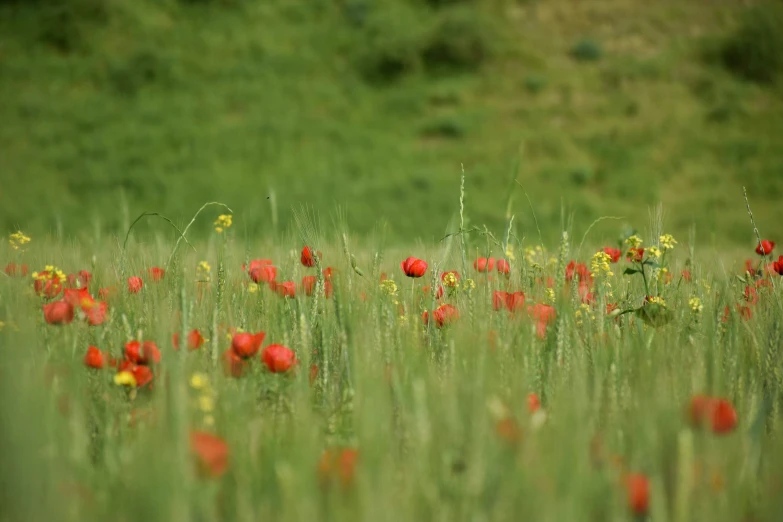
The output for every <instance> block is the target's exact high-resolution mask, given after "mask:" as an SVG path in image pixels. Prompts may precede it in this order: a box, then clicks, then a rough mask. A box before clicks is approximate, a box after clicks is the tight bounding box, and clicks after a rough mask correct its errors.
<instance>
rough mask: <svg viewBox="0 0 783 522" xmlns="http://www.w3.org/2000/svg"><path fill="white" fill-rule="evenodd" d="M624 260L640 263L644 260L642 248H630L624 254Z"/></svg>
mask: <svg viewBox="0 0 783 522" xmlns="http://www.w3.org/2000/svg"><path fill="white" fill-rule="evenodd" d="M625 257H626V259H628V261H635V262H637V263H641V262H642V260H643V259H644V249H643V248H631V249H630V250H628V252H627V253H626V254H625Z"/></svg>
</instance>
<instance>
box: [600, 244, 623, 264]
mask: <svg viewBox="0 0 783 522" xmlns="http://www.w3.org/2000/svg"><path fill="white" fill-rule="evenodd" d="M604 254H606V255H608V256H609V260H610V261H611V262H612V263H617V262H618V261H619V260H620V258H621V257H622V256H623V251H622V250H620V249H619V248H612V247H604Z"/></svg>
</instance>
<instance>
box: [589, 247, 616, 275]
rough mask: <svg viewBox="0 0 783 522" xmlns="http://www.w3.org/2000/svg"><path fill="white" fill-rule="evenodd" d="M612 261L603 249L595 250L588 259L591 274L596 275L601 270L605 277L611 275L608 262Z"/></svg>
mask: <svg viewBox="0 0 783 522" xmlns="http://www.w3.org/2000/svg"><path fill="white" fill-rule="evenodd" d="M611 261H612V257H611V256H610V255H609V254H607V253H606V252H604V251H603V250H601V251H599V252H596V253H595V254H594V255H593V258H592V259H591V260H590V272H592V273H593V276H596V277H597V276H598V275H599V274H600V273H601V272H603V273H604V274H606V276H607V277H612V276H613V275H614V273H612V267H611V265H610V264H609V263H610V262H611Z"/></svg>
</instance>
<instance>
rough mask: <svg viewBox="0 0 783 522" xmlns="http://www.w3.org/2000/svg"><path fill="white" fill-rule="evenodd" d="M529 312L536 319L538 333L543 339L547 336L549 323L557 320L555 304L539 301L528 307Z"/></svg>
mask: <svg viewBox="0 0 783 522" xmlns="http://www.w3.org/2000/svg"><path fill="white" fill-rule="evenodd" d="M527 313H528V314H529V315H530V317H532V318H533V319H535V320H536V335H537V336H538V337H539V338H541V339H543V338H545V337H546V329H547V326H548V325H549V323H551V322H553V321H554V320H555V315H556V313H557V312H556V311H555V308H554V307H553V306H549V305H545V304H541V303H537V304H536V305H534V306H528V307H527Z"/></svg>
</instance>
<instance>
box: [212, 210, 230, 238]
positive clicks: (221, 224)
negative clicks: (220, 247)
mask: <svg viewBox="0 0 783 522" xmlns="http://www.w3.org/2000/svg"><path fill="white" fill-rule="evenodd" d="M231 219H232V218H231V214H221V215H219V216H218V218H217V219H216V220H215V223H214V225H215V232H217V233H218V234H220V233H221V232H223V230H225V229H227V228H230V227H231Z"/></svg>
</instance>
